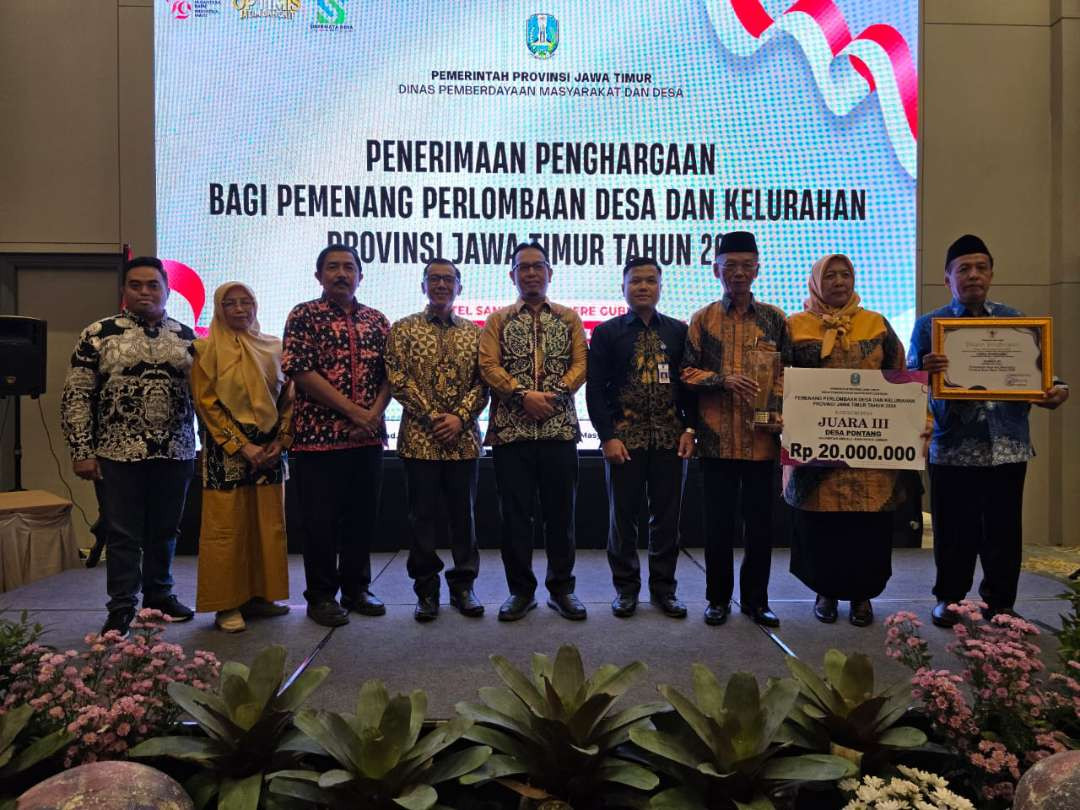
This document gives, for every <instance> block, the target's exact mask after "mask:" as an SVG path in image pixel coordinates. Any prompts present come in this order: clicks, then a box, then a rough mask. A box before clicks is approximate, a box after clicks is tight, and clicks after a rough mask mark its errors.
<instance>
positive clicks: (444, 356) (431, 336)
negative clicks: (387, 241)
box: [386, 311, 488, 461]
mask: <svg viewBox="0 0 1080 810" xmlns="http://www.w3.org/2000/svg"><path fill="white" fill-rule="evenodd" d="M479 339H480V327H479V326H477V325H476V324H474V323H472V322H471V321H467V320H465V319H464V318H459V317H458V316H457V315H453V316H451V320H450V322H449V323H445V322H443V321H440V320H439V319H438V318H437V317H435V316H434V315H432V314H431V313H430V312H428V311H424V312H418V313H416V314H414V315H409V316H408V317H405V318H402V319H401V320H400V321H398V322H397V323H395V324H394V326H393V327H392V328H391V330H390V340H389V342H388V344H387V349H386V376H387V378H388V379H389V381H390V391H391V393H392V394H393V395H394V398H395V399H397V400H398V402H400V403H401V406H402V410H403V413H402V417H401V426H400V429H399V433H398V442H397V453H398V455H399V456H401V457H402V458H415V459H422V460H425V461H464V460H466V459H472V458H476V457H477V456H479V455H480V429H479V428H478V427H477V424H476V420H477V418H478V417H479V416H480V414H481V413H482V412H483V410H484V406H486V405H487V398H488V395H487V388H486V386H485V385H484V381H483V380H482V379H481V378H480V369H479V366H478V365H477V346H478V343H479ZM441 413H450V414H454V415H455V416H457V417H458V418H459V419H460V420H461V422H462V424H463V425H464V429H463V430H462V431H461V434H460V435H459V436H458V437H457V439H456V440H455V441H454V442H451V443H450V444H446V445H444V444H440V443H439V442H438V441H436V440H435V437H434V435H433V434H432V431H431V423H432V419H433V418H434V417H435V416H436V415H438V414H441Z"/></svg>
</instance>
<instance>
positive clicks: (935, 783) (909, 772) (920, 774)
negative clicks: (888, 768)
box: [896, 765, 949, 788]
mask: <svg viewBox="0 0 1080 810" xmlns="http://www.w3.org/2000/svg"><path fill="white" fill-rule="evenodd" d="M896 770H898V771H900V773H902V774H903V775H904V776H906V777H907V778H908V779H913V780H914V781H916V782H918V783H920V784H923V785H926V786H928V787H935V788H943V787H947V786H948V784H949V783H948V782H946V781H945V780H944V779H943V778H942V777H940V776H938V775H937V774H936V773H930V772H929V771H920V770H919V769H918V768H909V767H907V766H906V765H897V766H896Z"/></svg>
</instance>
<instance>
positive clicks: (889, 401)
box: [780, 368, 926, 470]
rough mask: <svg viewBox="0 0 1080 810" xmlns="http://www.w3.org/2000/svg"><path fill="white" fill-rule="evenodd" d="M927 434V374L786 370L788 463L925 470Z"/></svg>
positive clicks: (784, 456)
mask: <svg viewBox="0 0 1080 810" xmlns="http://www.w3.org/2000/svg"><path fill="white" fill-rule="evenodd" d="M925 429H926V373H925V372H922V371H879V370H876V369H839V368H830V369H817V368H789V369H786V370H785V371H784V432H783V435H782V436H781V438H780V446H781V455H780V458H781V461H782V463H784V464H787V465H794V466H799V465H803V464H816V465H824V466H831V467H861V468H877V469H901V470H921V469H922V468H923V467H924V466H925V461H926V460H925V458H924V457H923V434H924V432H925Z"/></svg>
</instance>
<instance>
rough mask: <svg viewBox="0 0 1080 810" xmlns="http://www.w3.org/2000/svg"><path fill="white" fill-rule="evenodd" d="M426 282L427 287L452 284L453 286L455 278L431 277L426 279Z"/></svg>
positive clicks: (450, 276)
mask: <svg viewBox="0 0 1080 810" xmlns="http://www.w3.org/2000/svg"><path fill="white" fill-rule="evenodd" d="M426 281H427V283H428V284H429V285H430V284H451V285H452V284H454V282H456V281H457V276H454V275H449V276H441V275H431V276H428V277H427V279H426Z"/></svg>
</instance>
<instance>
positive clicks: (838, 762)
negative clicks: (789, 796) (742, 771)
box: [761, 754, 858, 782]
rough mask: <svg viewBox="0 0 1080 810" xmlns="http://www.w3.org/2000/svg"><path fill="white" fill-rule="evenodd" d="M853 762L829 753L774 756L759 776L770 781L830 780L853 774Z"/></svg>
mask: <svg viewBox="0 0 1080 810" xmlns="http://www.w3.org/2000/svg"><path fill="white" fill-rule="evenodd" d="M857 771H858V769H857V768H856V767H855V763H854V762H851V761H850V760H847V759H844V758H842V757H834V756H832V755H831V754H801V755H800V756H796V757H775V758H773V759H771V760H769V761H768V762H767V763H766V764H765V767H764V768H763V769H762V771H761V777H762V778H763V779H767V780H769V781H772V782H832V781H835V780H837V779H844V778H845V777H848V776H854V775H855V774H856V772H857Z"/></svg>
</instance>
